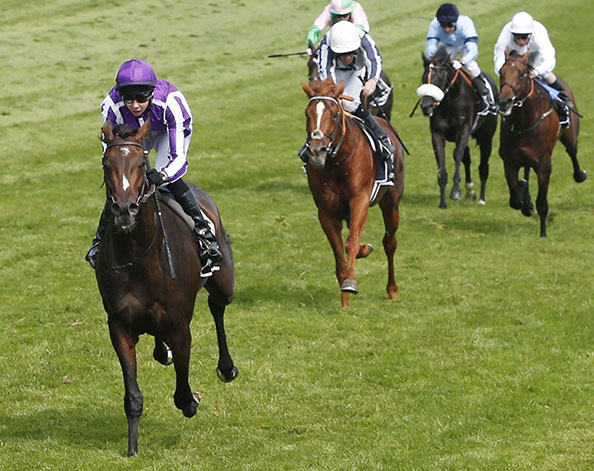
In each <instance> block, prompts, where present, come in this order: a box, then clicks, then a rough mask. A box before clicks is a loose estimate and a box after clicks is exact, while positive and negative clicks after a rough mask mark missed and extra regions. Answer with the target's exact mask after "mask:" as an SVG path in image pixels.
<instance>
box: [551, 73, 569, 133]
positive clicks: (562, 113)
mask: <svg viewBox="0 0 594 471" xmlns="http://www.w3.org/2000/svg"><path fill="white" fill-rule="evenodd" d="M549 85H550V86H551V87H553V88H554V89H555V90H557V91H558V92H559V96H558V97H557V100H555V105H556V106H555V108H556V110H557V113H558V114H559V124H561V126H568V125H569V108H573V103H572V102H571V100H570V99H569V97H568V96H567V94H566V93H565V90H564V89H563V86H562V85H561V84H560V83H559V79H556V80H555V81H554V82H553V83H551V84H549Z"/></svg>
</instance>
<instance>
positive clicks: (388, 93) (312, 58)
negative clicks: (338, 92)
mask: <svg viewBox="0 0 594 471" xmlns="http://www.w3.org/2000/svg"><path fill="white" fill-rule="evenodd" d="M308 48H309V50H310V54H309V55H308V56H307V70H308V75H307V77H308V80H309V85H310V86H311V85H313V83H314V82H319V81H320V74H319V72H318V64H317V62H316V60H317V55H318V50H317V49H316V46H315V45H314V44H313V43H312V42H309V43H308ZM372 97H373V100H370V98H369V97H364V99H363V100H362V105H363V106H364V107H365V108H367V109H369V112H370V113H371V114H372V115H374V116H380V117H382V118H383V117H384V116H383V115H382V111H383V113H384V114H385V117H386V118H387V119H388V121H389V120H390V119H391V117H392V106H393V105H394V87H392V82H390V79H389V78H388V76H387V75H386V73H385V72H384V71H383V70H382V72H381V75H380V81H379V82H378V84H377V87H376V89H375V91H374V92H373V95H372ZM378 105H379V106H381V110H380V109H379V108H378Z"/></svg>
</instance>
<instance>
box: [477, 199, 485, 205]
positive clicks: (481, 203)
mask: <svg viewBox="0 0 594 471" xmlns="http://www.w3.org/2000/svg"><path fill="white" fill-rule="evenodd" d="M478 204H480V205H481V206H484V205H486V204H487V202H486V201H485V200H479V202H478Z"/></svg>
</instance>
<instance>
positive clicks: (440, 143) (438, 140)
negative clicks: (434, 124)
mask: <svg viewBox="0 0 594 471" xmlns="http://www.w3.org/2000/svg"><path fill="white" fill-rule="evenodd" d="M431 140H432V143H433V152H434V154H435V161H436V162H437V184H438V185H439V207H440V208H442V209H445V208H447V207H448V205H447V203H446V198H445V188H446V185H447V184H448V172H447V170H446V166H445V138H444V137H443V136H441V135H438V134H437V133H434V132H432V133H431Z"/></svg>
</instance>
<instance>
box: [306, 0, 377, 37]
mask: <svg viewBox="0 0 594 471" xmlns="http://www.w3.org/2000/svg"><path fill="white" fill-rule="evenodd" d="M343 20H346V21H350V22H351V23H353V24H354V25H355V26H357V27H358V28H361V29H362V30H363V31H365V32H366V33H368V32H369V20H368V19H367V14H366V13H365V10H363V7H362V6H361V4H360V3H359V2H355V1H354V0H332V2H330V4H329V5H326V6H325V7H324V10H323V11H322V13H321V14H320V16H318V17H317V18H316V20H315V21H314V23H313V25H311V27H310V28H309V30H308V32H307V39H306V44H307V45H308V46H309V43H310V42H311V44H314V45H315V44H316V43H317V42H318V38H319V37H320V34H321V33H322V31H324V30H325V29H326V28H328V27H329V26H332V25H333V24H334V23H336V22H338V21H343Z"/></svg>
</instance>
